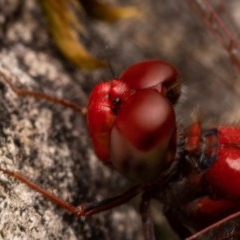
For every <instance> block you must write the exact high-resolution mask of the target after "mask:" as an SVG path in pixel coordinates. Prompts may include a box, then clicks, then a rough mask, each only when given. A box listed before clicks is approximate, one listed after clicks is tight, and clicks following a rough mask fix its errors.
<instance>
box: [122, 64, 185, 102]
mask: <svg viewBox="0 0 240 240" xmlns="http://www.w3.org/2000/svg"><path fill="white" fill-rule="evenodd" d="M120 80H122V81H123V82H126V83H127V84H128V85H129V87H130V88H133V89H136V90H138V89H145V88H155V89H157V90H158V91H159V92H160V93H161V94H162V95H164V96H166V97H167V98H168V100H169V101H170V102H171V103H172V104H175V103H176V102H177V100H178V98H179V96H180V93H181V92H180V88H181V76H180V74H179V72H178V70H177V69H176V68H175V67H174V66H172V65H171V64H169V63H166V62H164V61H160V60H148V61H144V62H140V63H136V64H134V65H132V66H130V67H129V68H127V69H126V70H125V71H124V72H123V73H122V75H121V76H120Z"/></svg>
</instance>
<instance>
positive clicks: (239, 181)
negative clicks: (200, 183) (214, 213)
mask: <svg viewBox="0 0 240 240" xmlns="http://www.w3.org/2000/svg"><path fill="white" fill-rule="evenodd" d="M218 140H219V146H218V156H217V159H216V161H215V162H214V163H213V165H212V166H211V167H210V168H209V170H208V171H207V174H206V180H207V181H208V183H209V185H210V187H211V188H212V189H213V191H215V192H216V193H217V194H220V195H221V196H224V197H225V198H228V199H232V200H234V201H240V128H239V127H228V126H221V127H218Z"/></svg>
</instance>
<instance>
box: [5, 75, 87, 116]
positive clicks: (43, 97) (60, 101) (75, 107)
mask: <svg viewBox="0 0 240 240" xmlns="http://www.w3.org/2000/svg"><path fill="white" fill-rule="evenodd" d="M0 77H1V80H2V81H4V82H5V83H6V84H7V85H8V86H9V87H10V88H11V90H12V91H13V92H14V93H15V94H17V95H18V96H20V97H31V98H36V99H40V100H44V101H47V102H51V103H53V104H58V105H61V106H64V107H68V108H71V109H73V110H74V111H77V112H80V113H81V114H82V115H86V113H87V109H86V108H85V107H81V106H79V105H78V104H76V103H74V102H71V101H69V100H67V99H64V98H58V97H55V96H51V95H48V94H46V93H43V92H35V91H29V90H27V89H24V88H19V87H16V86H14V85H13V84H12V83H11V79H9V77H8V76H7V75H5V74H4V73H2V72H0Z"/></svg>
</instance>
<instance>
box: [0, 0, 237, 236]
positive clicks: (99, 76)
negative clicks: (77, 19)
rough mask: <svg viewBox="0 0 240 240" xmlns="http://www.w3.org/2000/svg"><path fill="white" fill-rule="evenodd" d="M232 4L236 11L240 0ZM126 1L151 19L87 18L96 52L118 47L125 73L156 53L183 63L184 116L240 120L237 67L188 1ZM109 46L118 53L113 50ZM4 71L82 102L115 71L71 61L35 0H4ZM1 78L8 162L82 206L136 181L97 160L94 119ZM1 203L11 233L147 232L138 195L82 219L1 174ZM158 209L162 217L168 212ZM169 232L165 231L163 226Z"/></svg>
mask: <svg viewBox="0 0 240 240" xmlns="http://www.w3.org/2000/svg"><path fill="white" fill-rule="evenodd" d="M112 2H118V3H120V1H117V0H116V1H112ZM229 2H230V3H231V4H232V5H231V4H230V5H229V6H230V7H232V6H234V10H236V9H237V8H236V6H235V5H233V4H234V3H235V2H236V1H229ZM124 3H125V4H133V5H137V6H138V7H139V8H140V9H143V12H144V17H143V19H142V20H132V21H125V22H119V23H117V24H114V25H107V24H105V23H100V22H97V21H92V20H90V19H86V29H88V30H89V41H86V45H87V46H88V47H89V49H90V51H91V52H92V53H93V54H94V55H95V56H101V57H102V58H106V57H107V56H108V55H110V61H111V63H112V66H113V69H114V72H115V74H116V75H118V74H119V73H121V71H122V70H123V69H125V68H126V67H127V66H128V65H130V64H132V63H134V62H136V61H139V60H142V59H146V58H161V59H166V60H168V61H170V62H173V63H174V64H176V65H177V66H178V67H179V69H180V70H181V71H182V73H183V76H184V86H183V97H182V99H181V102H180V104H179V107H178V109H177V112H178V114H179V115H178V116H179V117H178V118H179V120H180V122H182V123H184V124H187V123H189V122H190V121H191V120H190V113H191V112H192V110H193V109H194V107H195V106H196V105H199V107H200V108H201V109H203V112H204V114H205V115H206V118H207V117H208V118H207V119H210V120H209V122H211V120H212V122H214V121H215V120H216V119H218V118H219V116H221V117H222V118H221V119H223V120H225V121H226V120H228V121H231V122H237V121H238V119H239V118H238V117H237V115H236V109H235V106H238V105H237V103H236V101H235V100H236V95H235V94H233V93H232V86H231V87H227V86H228V85H227V84H228V81H229V80H233V79H234V80H235V79H236V72H235V69H234V68H233V67H232V64H231V63H230V62H229V59H228V56H227V54H225V52H224V51H223V50H222V47H221V46H220V45H219V44H217V43H216V40H215V38H214V37H212V36H211V35H210V34H208V33H207V31H206V29H204V28H203V27H202V25H201V24H200V22H199V20H198V18H197V17H196V16H195V13H194V12H192V10H190V9H189V7H188V5H187V3H186V2H185V1H177V0H173V1H167V0H164V1H155V0H149V1H144V0H141V1H140V0H131V1H122V4H124ZM234 13H235V15H236V16H237V14H236V11H235V12H234ZM106 44H107V45H108V46H110V48H111V51H109V50H105V45H106ZM0 73H1V74H3V75H4V76H5V77H7V78H9V79H10V80H11V81H12V82H13V83H14V84H15V85H18V86H24V87H25V88H28V89H35V90H38V91H44V92H47V93H49V94H52V95H57V96H64V97H65V98H68V99H72V100H73V101H75V102H79V104H81V105H85V104H86V102H87V96H88V94H89V91H90V90H91V89H92V87H93V86H94V85H95V84H96V83H97V82H99V81H101V80H105V79H111V77H112V76H111V73H110V71H109V69H103V70H98V71H93V72H86V71H83V70H80V69H77V68H75V67H74V66H73V65H71V64H70V63H68V62H67V61H66V60H65V59H64V58H63V57H62V56H61V54H60V53H59V52H58V50H57V49H56V48H55V46H54V44H53V43H52V41H51V38H50V37H49V35H48V32H47V28H46V25H45V21H44V17H43V14H42V12H41V9H40V8H39V6H38V5H37V1H35V0H28V1H18V0H0ZM224 80H225V81H224ZM0 81H1V82H0V120H1V121H0V159H1V167H4V168H8V169H12V170H18V171H20V172H21V173H23V174H24V175H26V176H28V177H29V178H30V179H31V180H33V181H34V182H36V183H38V184H40V185H41V186H44V187H45V188H46V189H48V190H50V191H53V192H54V193H56V194H57V195H58V196H61V198H62V199H65V200H68V201H69V202H72V203H74V204H75V205H78V204H79V203H81V202H88V201H93V200H97V199H103V198H104V197H106V196H109V195H113V194H114V193H118V192H119V190H121V189H124V188H126V187H127V186H128V185H129V183H128V182H126V180H125V179H124V178H123V177H121V176H120V175H119V174H117V173H113V172H112V171H110V170H108V169H107V168H106V167H104V166H102V165H101V163H99V162H98V161H97V158H96V156H95V155H94V152H93V149H92V148H91V143H90V139H89V138H88V133H87V129H86V123H85V119H83V118H82V117H81V116H80V117H79V116H78V114H77V113H75V112H73V111H72V110H71V109H65V108H62V107H60V106H54V105H52V104H48V103H45V102H42V101H38V100H34V99H22V98H19V97H18V96H16V94H15V93H13V92H12V91H11V90H10V89H9V87H8V86H7V85H6V84H5V83H4V82H3V81H2V77H0ZM235 82H236V83H237V80H236V81H235ZM219 102H221V104H218V103H219ZM216 103H217V104H216ZM234 103H236V105H234ZM230 106H231V107H230ZM238 108H239V107H238ZM158 207H159V206H158ZM0 209H1V214H0V237H2V239H70V240H74V239H80V240H81V239H98V240H101V239H104V240H108V239H109V240H110V239H114V240H121V239H122V240H125V239H127V240H131V239H139V240H141V239H143V237H142V232H141V222H140V218H139V216H138V213H137V205H136V204H135V202H134V201H133V202H131V203H129V204H126V205H124V206H122V207H119V208H116V209H113V210H112V211H108V212H106V213H103V214H99V215H97V216H94V217H91V218H88V219H78V218H77V217H75V216H72V215H70V214H68V213H66V212H65V211H64V210H62V209H60V208H58V207H57V206H55V205H53V204H52V203H50V202H49V201H48V200H46V199H44V198H43V197H41V196H39V194H37V193H35V192H34V191H32V190H29V188H28V187H26V186H25V185H23V184H20V183H19V182H18V181H16V180H13V179H12V178H9V177H7V176H5V175H3V174H0ZM153 209H154V215H155V217H156V219H157V222H158V223H161V222H162V218H160V217H159V216H160V215H159V214H160V210H159V209H157V208H153ZM159 218H160V219H159ZM163 231H165V232H166V231H168V230H166V229H164V230H163ZM167 238H168V239H173V238H172V237H169V236H168V237H167ZM159 239H163V238H162V237H161V236H160V234H159Z"/></svg>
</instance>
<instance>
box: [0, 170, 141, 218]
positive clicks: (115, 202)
mask: <svg viewBox="0 0 240 240" xmlns="http://www.w3.org/2000/svg"><path fill="white" fill-rule="evenodd" d="M0 171H2V172H3V173H4V174H6V175H8V176H11V177H13V178H15V179H17V180H19V181H21V182H23V183H24V184H26V185H27V186H28V187H30V188H31V189H33V190H35V191H36V192H38V193H40V194H41V195H43V196H44V197H45V198H47V199H49V200H50V201H52V202H53V203H55V204H57V205H59V206H60V207H61V208H63V209H65V210H67V211H68V212H70V213H73V214H75V215H77V216H92V215H94V214H97V213H100V212H103V211H106V210H109V209H112V208H114V207H117V206H120V205H122V204H124V203H126V202H128V201H129V200H130V199H132V198H134V197H135V196H137V195H138V194H140V193H141V192H142V191H143V190H144V187H145V186H144V185H142V184H138V185H135V186H133V187H131V188H129V189H128V190H126V191H125V192H123V193H121V194H119V195H117V196H115V197H110V198H107V199H104V200H102V201H98V202H95V203H87V204H81V205H79V206H77V207H75V206H73V205H71V204H70V203H68V202H66V201H64V200H62V199H60V198H58V197H57V196H55V195H54V194H52V193H50V192H49V191H47V190H45V189H43V188H42V187H40V186H38V185H36V184H35V183H33V182H31V181H30V180H28V179H27V178H26V177H24V176H23V175H21V174H20V173H18V172H14V171H9V170H7V169H3V168H0Z"/></svg>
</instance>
